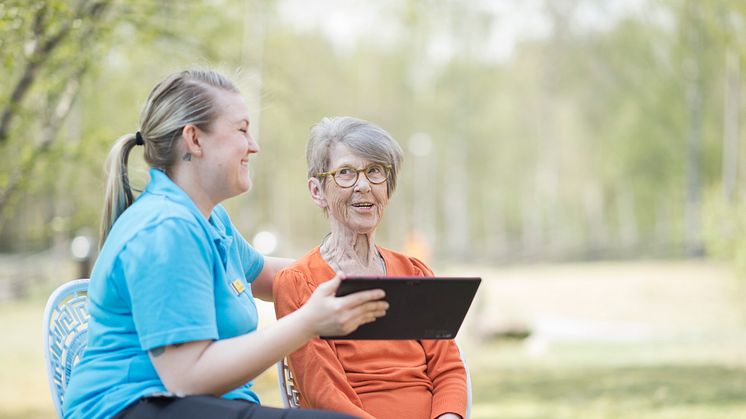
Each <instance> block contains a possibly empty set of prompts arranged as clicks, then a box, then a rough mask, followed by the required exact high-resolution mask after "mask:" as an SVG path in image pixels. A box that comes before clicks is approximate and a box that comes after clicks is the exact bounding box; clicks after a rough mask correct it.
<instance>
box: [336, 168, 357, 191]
mask: <svg viewBox="0 0 746 419" xmlns="http://www.w3.org/2000/svg"><path fill="white" fill-rule="evenodd" d="M334 180H335V181H336V182H337V185H339V186H342V187H344V188H346V187H349V186H352V185H354V184H355V181H356V180H357V171H356V170H355V169H353V168H351V167H341V168H339V169H337V173H335V174H334Z"/></svg>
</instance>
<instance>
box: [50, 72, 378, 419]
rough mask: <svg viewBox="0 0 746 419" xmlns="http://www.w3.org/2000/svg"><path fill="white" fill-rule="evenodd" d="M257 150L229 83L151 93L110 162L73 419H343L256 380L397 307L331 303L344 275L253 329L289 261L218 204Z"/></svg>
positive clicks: (177, 84)
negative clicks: (139, 183) (269, 393)
mask: <svg viewBox="0 0 746 419" xmlns="http://www.w3.org/2000/svg"><path fill="white" fill-rule="evenodd" d="M137 146H139V147H142V148H143V149H144V154H145V160H146V162H147V163H148V165H149V166H150V167H151V169H150V182H149V183H148V185H147V188H146V189H145V191H144V192H143V193H142V194H141V195H140V196H139V197H138V198H137V200H134V199H133V195H132V191H131V188H130V186H129V181H128V175H127V161H128V157H129V154H130V152H131V151H132V150H133V148H134V147H137ZM257 152H259V146H258V144H257V143H256V141H254V139H253V138H252V137H251V135H250V134H249V116H248V113H247V107H246V104H245V102H244V100H243V98H242V97H241V95H240V93H239V91H238V89H236V87H235V86H234V85H233V84H232V83H231V82H230V81H228V80H227V79H226V78H225V77H223V76H221V75H220V74H218V73H215V72H213V71H184V72H180V73H177V74H173V75H171V76H169V77H167V78H166V79H165V80H163V81H161V82H160V83H158V84H157V85H156V86H155V88H154V89H153V91H152V92H151V93H150V96H149V97H148V100H147V103H146V104H145V107H144V108H143V110H142V113H141V117H140V129H139V130H138V131H137V132H136V133H135V134H129V135H125V136H123V137H121V138H119V139H118V140H117V141H116V143H115V144H114V146H113V148H112V150H111V153H110V155H109V160H108V179H107V190H106V201H105V207H104V216H103V222H102V228H101V240H102V243H103V246H102V248H101V252H100V255H99V257H98V260H97V261H96V264H95V266H94V269H93V272H92V274H91V281H90V288H89V294H88V295H89V304H88V309H89V311H90V315H91V318H90V324H89V328H88V347H87V349H86V351H85V353H84V354H83V356H82V359H81V361H80V363H79V364H78V365H77V366H76V368H75V371H74V372H73V374H72V378H71V380H70V383H69V386H68V387H67V390H66V393H65V399H64V407H63V409H64V412H65V417H67V418H109V417H115V418H197V417H199V418H206V417H209V418H265V417H266V418H275V417H277V418H279V417H283V418H284V417H288V418H294V417H299V418H306V417H340V416H338V415H335V414H332V413H327V412H321V411H284V410H281V409H273V408H265V407H262V406H260V405H259V399H258V397H257V395H256V394H255V393H254V392H253V391H252V390H251V385H252V384H251V380H252V379H253V378H254V377H256V376H257V375H259V374H260V373H261V372H262V371H264V370H265V369H266V368H267V367H269V366H271V365H272V364H273V363H275V362H276V361H277V360H278V359H281V358H282V357H283V356H285V355H286V354H288V353H289V352H291V351H293V350H294V349H296V348H298V347H300V346H301V345H302V344H304V343H305V342H307V341H308V340H309V339H311V338H313V337H315V336H318V335H332V334H337V335H339V334H345V333H348V332H350V331H352V330H354V329H356V328H357V327H358V326H359V325H361V324H363V323H366V322H370V321H373V320H374V319H375V318H377V317H380V316H382V315H383V314H384V313H385V310H386V308H387V304H386V303H385V302H383V301H381V298H383V292H382V291H381V290H375V291H370V292H365V293H357V294H354V295H350V296H347V297H344V298H336V297H334V292H335V290H336V287H337V285H338V284H339V281H340V278H339V277H338V276H335V277H334V278H333V279H331V280H330V281H328V282H326V283H325V286H323V287H319V289H318V290H317V292H315V293H313V295H312V296H311V297H310V299H309V300H308V302H307V304H305V305H304V306H303V307H302V308H301V309H300V310H298V311H297V312H296V313H293V314H292V315H289V316H287V317H286V318H284V319H283V320H282V321H279V322H277V323H276V324H275V325H274V326H272V327H268V328H265V329H263V330H259V331H257V330H256V325H257V311H256V307H255V305H254V297H259V298H262V299H265V300H270V301H271V300H272V280H273V277H274V275H275V273H276V272H277V271H278V270H279V269H281V268H282V267H284V266H285V265H287V264H288V262H289V261H288V260H286V259H279V258H268V257H263V256H261V255H260V254H259V253H257V252H256V251H255V250H254V249H253V248H252V247H251V246H250V245H249V244H248V243H247V242H246V240H244V238H243V237H242V236H241V235H240V234H239V233H238V231H236V228H235V227H234V226H233V225H232V224H231V221H230V218H229V217H228V215H227V213H226V211H225V209H223V207H222V206H221V205H220V203H221V202H222V201H223V200H225V199H227V198H231V197H234V196H236V195H239V194H241V193H244V192H246V191H248V190H249V189H250V188H251V178H250V177H249V167H248V166H249V162H250V158H251V157H252V155H253V154H255V153H257ZM324 279H327V278H324ZM341 417H345V416H341Z"/></svg>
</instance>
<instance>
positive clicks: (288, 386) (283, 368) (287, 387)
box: [276, 341, 471, 419]
mask: <svg viewBox="0 0 746 419" xmlns="http://www.w3.org/2000/svg"><path fill="white" fill-rule="evenodd" d="M454 342H456V341H454ZM456 347H458V351H459V355H460V356H461V362H463V363H464V369H466V418H465V419H468V418H469V417H470V416H471V374H469V365H467V364H466V358H465V357H464V352H463V351H462V350H461V348H460V347H459V346H458V343H456ZM276 367H277V379H278V382H279V384H280V399H282V404H283V405H284V406H285V408H288V409H298V408H300V392H299V391H298V389H297V388H296V387H295V378H294V377H293V373H292V372H291V371H290V366H289V365H288V359H287V358H282V359H281V360H280V361H277V364H276Z"/></svg>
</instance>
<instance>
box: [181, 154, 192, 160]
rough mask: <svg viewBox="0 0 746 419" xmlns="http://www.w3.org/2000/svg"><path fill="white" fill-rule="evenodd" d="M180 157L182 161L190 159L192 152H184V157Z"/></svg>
mask: <svg viewBox="0 0 746 419" xmlns="http://www.w3.org/2000/svg"><path fill="white" fill-rule="evenodd" d="M181 159H182V160H184V161H192V153H186V154H184V157H182V158H181Z"/></svg>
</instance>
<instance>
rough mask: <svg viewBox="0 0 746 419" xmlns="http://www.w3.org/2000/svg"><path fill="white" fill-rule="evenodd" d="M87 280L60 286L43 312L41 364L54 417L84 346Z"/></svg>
mask: <svg viewBox="0 0 746 419" xmlns="http://www.w3.org/2000/svg"><path fill="white" fill-rule="evenodd" d="M87 301H88V280H87V279H77V280H74V281H70V282H67V283H65V284H62V285H60V286H59V287H58V288H57V289H56V290H54V292H53V293H52V295H50V296H49V300H47V306H46V308H45V309H44V324H43V325H42V329H43V335H44V336H43V339H44V363H45V365H46V368H47V378H48V380H49V390H50V392H51V393H52V403H54V409H55V411H56V412H57V416H58V417H60V418H61V417H62V401H63V400H64V397H65V388H67V383H68V381H70V374H71V373H72V369H73V367H75V365H76V364H77V363H78V361H80V356H81V355H82V353H83V350H85V347H86V345H87V344H88V319H89V317H90V316H89V314H88V308H87V307H86V302H87Z"/></svg>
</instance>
